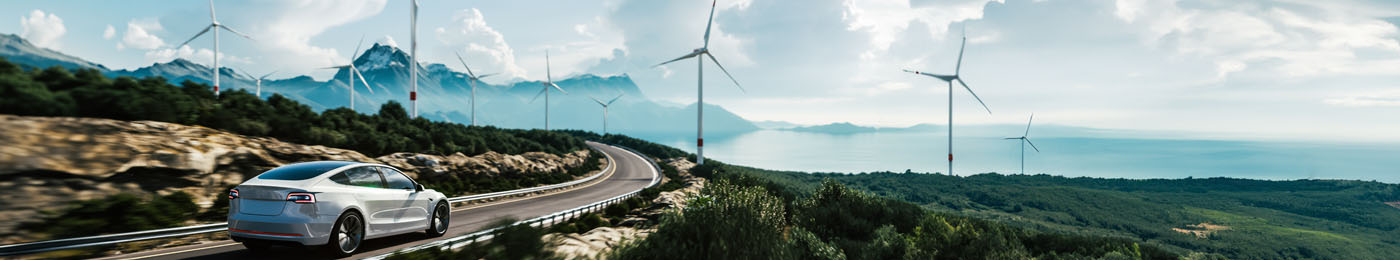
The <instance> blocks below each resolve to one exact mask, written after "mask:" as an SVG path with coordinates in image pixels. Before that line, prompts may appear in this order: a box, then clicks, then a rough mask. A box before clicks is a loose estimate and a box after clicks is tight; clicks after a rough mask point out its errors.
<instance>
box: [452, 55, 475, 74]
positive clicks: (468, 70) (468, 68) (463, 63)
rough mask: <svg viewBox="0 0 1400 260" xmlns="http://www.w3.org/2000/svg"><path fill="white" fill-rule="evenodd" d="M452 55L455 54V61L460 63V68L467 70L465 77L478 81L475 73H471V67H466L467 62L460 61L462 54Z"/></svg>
mask: <svg viewBox="0 0 1400 260" xmlns="http://www.w3.org/2000/svg"><path fill="white" fill-rule="evenodd" d="M452 54H456V55H457V61H460V62H462V67H463V68H467V76H471V78H472V79H478V78H480V77H477V76H476V73H472V67H471V66H467V60H464V59H462V54H461V53H457V52H452Z"/></svg>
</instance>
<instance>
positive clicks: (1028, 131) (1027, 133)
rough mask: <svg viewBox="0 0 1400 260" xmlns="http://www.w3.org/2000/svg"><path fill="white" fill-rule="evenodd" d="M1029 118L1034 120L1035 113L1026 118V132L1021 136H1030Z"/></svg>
mask: <svg viewBox="0 0 1400 260" xmlns="http://www.w3.org/2000/svg"><path fill="white" fill-rule="evenodd" d="M1031 120H1035V114H1031V119H1026V133H1025V134H1021V136H1031Z"/></svg>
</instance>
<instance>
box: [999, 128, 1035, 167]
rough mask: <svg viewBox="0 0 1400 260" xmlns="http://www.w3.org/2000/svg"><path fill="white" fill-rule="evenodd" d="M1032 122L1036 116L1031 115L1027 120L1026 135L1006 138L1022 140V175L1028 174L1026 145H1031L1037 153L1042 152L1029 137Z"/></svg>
mask: <svg viewBox="0 0 1400 260" xmlns="http://www.w3.org/2000/svg"><path fill="white" fill-rule="evenodd" d="M1031 120H1035V114H1031V118H1030V119H1026V133H1024V134H1021V137H1007V138H1004V139H1006V140H1021V174H1026V144H1030V145H1031V149H1035V152H1037V153H1038V152H1040V148H1035V143H1032V142H1031V139H1030V137H1028V136H1030V135H1031Z"/></svg>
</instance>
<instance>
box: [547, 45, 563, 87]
mask: <svg viewBox="0 0 1400 260" xmlns="http://www.w3.org/2000/svg"><path fill="white" fill-rule="evenodd" d="M550 73H552V72H549V50H545V51H544V79H545V82H550V85H553V84H554V83H553V82H554V75H550ZM556 88H558V87H556ZM559 91H564V89H559Z"/></svg>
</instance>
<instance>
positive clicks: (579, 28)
mask: <svg viewBox="0 0 1400 260" xmlns="http://www.w3.org/2000/svg"><path fill="white" fill-rule="evenodd" d="M574 32H576V33H578V35H583V36H586V37H589V38H596V37H598V36H597V35H593V33H591V32H588V24H575V25H574Z"/></svg>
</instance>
